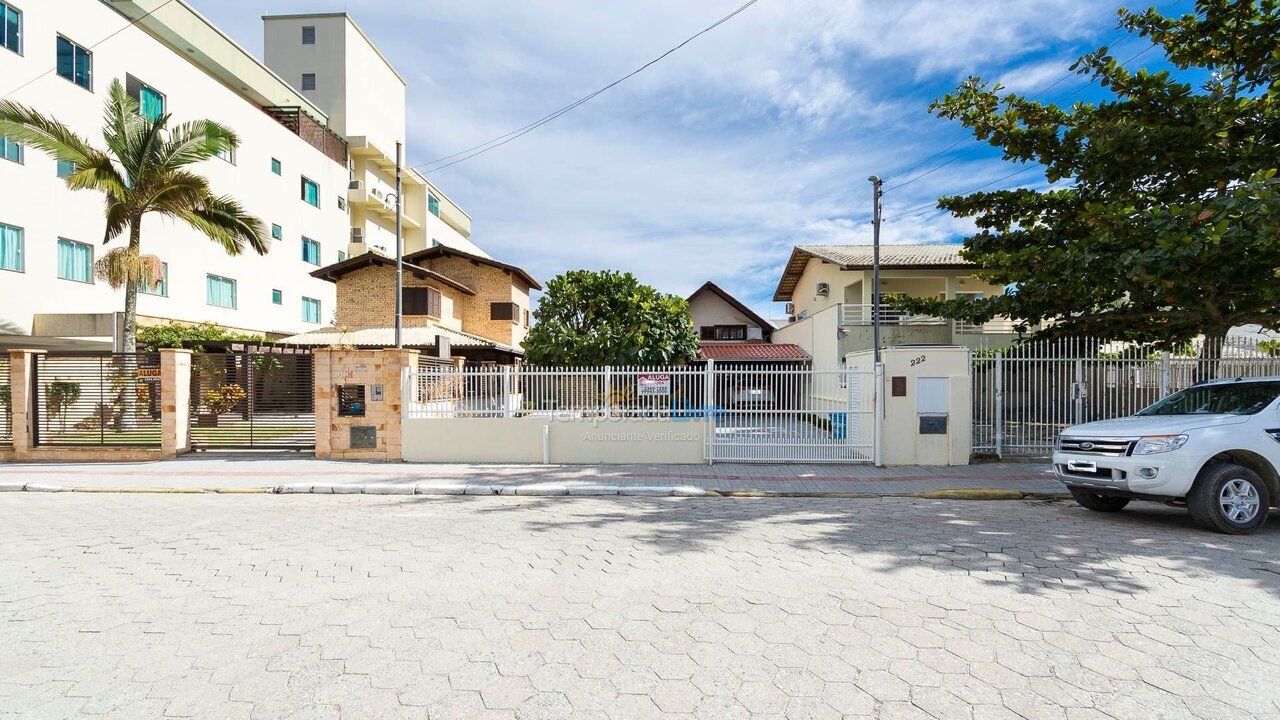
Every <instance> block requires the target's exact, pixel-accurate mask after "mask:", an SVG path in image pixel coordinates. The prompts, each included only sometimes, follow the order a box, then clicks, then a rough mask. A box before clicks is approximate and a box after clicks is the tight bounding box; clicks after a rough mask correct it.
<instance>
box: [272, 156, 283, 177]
mask: <svg viewBox="0 0 1280 720" xmlns="http://www.w3.org/2000/svg"><path fill="white" fill-rule="evenodd" d="M271 172H273V173H275V174H276V175H281V174H283V173H284V167H283V166H282V165H280V161H279V160H277V159H275V158H271Z"/></svg>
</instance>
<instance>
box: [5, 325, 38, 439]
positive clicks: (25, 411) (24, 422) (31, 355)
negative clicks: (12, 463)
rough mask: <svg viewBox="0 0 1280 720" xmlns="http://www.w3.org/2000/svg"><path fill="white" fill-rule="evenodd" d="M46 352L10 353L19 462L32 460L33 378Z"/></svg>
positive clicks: (14, 431)
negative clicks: (39, 359) (37, 359)
mask: <svg viewBox="0 0 1280 720" xmlns="http://www.w3.org/2000/svg"><path fill="white" fill-rule="evenodd" d="M43 354H44V350H10V351H9V387H10V390H9V392H10V393H11V395H10V397H11V402H12V405H13V410H12V412H13V454H14V456H15V457H16V458H17V459H18V460H26V459H29V458H30V453H31V448H32V445H33V442H34V441H33V435H32V430H33V428H32V426H31V422H32V416H31V409H32V405H33V404H34V402H35V398H33V397H32V394H31V390H32V388H31V376H32V373H34V372H35V367H34V366H35V362H36V357H37V356H39V355H43Z"/></svg>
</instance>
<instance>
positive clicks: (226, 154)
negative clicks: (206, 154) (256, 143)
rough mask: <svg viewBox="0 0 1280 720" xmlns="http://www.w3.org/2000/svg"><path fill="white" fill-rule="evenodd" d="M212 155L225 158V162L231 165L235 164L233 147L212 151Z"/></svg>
mask: <svg viewBox="0 0 1280 720" xmlns="http://www.w3.org/2000/svg"><path fill="white" fill-rule="evenodd" d="M214 156H215V157H218V158H220V159H222V160H225V161H227V162H229V163H231V164H232V165H235V164H236V149H235V148H226V149H225V150H219V151H218V152H216V153H214Z"/></svg>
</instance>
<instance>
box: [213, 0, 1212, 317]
mask: <svg viewBox="0 0 1280 720" xmlns="http://www.w3.org/2000/svg"><path fill="white" fill-rule="evenodd" d="M190 1H191V2H192V4H193V5H194V6H195V7H196V8H197V9H198V10H199V11H200V12H201V13H203V14H205V15H206V16H207V17H209V18H210V19H211V20H213V21H214V22H215V23H216V24H218V25H219V26H220V27H222V28H223V29H224V30H226V31H227V32H228V33H229V34H230V35H232V37H234V38H235V39H236V40H237V41H239V42H240V43H241V44H243V45H244V46H245V47H247V48H248V49H250V50H252V51H254V52H256V53H258V54H259V55H260V54H261V48H262V26H261V20H260V16H261V15H263V14H266V13H287V12H318V11H333V10H346V11H347V12H349V13H350V14H351V15H352V16H353V17H354V18H355V20H356V22H357V23H359V24H360V25H361V27H363V28H364V30H365V31H366V32H367V33H368V34H369V35H370V36H371V37H372V38H373V40H374V42H375V43H377V44H378V46H379V47H380V49H381V50H382V51H383V52H384V54H386V55H387V56H388V57H389V58H390V60H391V61H392V63H393V64H395V65H396V67H397V68H398V69H399V70H400V72H401V74H402V75H404V76H405V78H406V80H407V81H408V83H409V127H410V130H409V138H408V143H407V152H408V158H409V161H410V162H411V163H420V162H425V161H428V160H432V159H435V158H438V157H441V156H445V155H450V154H453V153H455V152H457V151H459V150H462V149H465V148H468V147H471V146H473V145H476V144H478V143H481V142H484V141H486V140H489V139H490V138H493V137H495V136H498V135H502V134H504V133H506V132H509V131H511V130H513V129H515V128H518V127H521V126H523V125H525V124H527V123H529V122H531V121H533V120H535V119H537V118H539V117H541V116H543V115H545V114H546V113H548V112H551V111H553V110H555V109H556V108H558V107H560V106H562V105H564V104H567V103H568V102H571V101H573V100H575V99H577V98H578V97H581V96H582V95H585V94H587V93H588V92H591V91H593V90H595V89H597V88H599V87H601V86H603V85H605V84H607V83H608V82H611V81H613V80H615V79H617V78H618V77H621V76H622V75H624V74H626V73H628V72H630V71H631V70H633V69H635V68H636V67H638V66H639V65H641V64H643V63H644V62H647V61H648V60H650V59H652V58H653V57H655V56H657V55H658V54H660V53H661V52H663V51H665V50H667V49H668V48H670V47H671V46H673V45H675V44H677V43H678V42H680V41H681V40H683V39H684V38H686V37H688V36H689V35H691V34H693V33H694V32H696V31H698V30H700V29H702V28H703V27H705V26H707V25H709V24H710V23H711V22H713V21H715V20H716V19H718V18H720V17H721V16H723V15H725V14H727V13H728V12H729V11H731V10H732V9H734V8H736V7H737V6H738V5H740V4H741V2H742V0H697V1H696V2H690V1H689V0H652V1H645V2H640V1H631V2H622V1H616V2H613V1H611V2H599V1H598V0H554V1H552V0H548V1H545V2H537V3H533V2H499V1H496V0H469V1H468V2H463V3H458V2H442V1H438V0H419V1H415V2H412V3H410V2H401V1H399V0H348V1H347V2H338V1H334V0H268V1H265V2H264V0H253V1H252V2H250V1H249V0H190ZM1181 4H1183V5H1186V6H1187V7H1189V6H1190V5H1191V3H1190V2H1185V3H1181ZM1116 5H1117V2H1116V0H1106V1H1095V0H1000V1H998V2H996V1H992V0H914V1H907V0H899V1H897V2H892V3H890V2H882V1H881V2H877V1H876V0H760V2H758V3H757V4H756V5H754V6H753V7H751V8H750V9H748V10H747V11H745V12H744V13H742V14H741V15H739V16H738V17H736V18H735V19H733V20H732V21H730V22H729V23H727V24H725V25H723V26H721V27H720V28H718V29H716V30H714V31H712V32H711V33H709V34H707V35H704V36H702V37H701V38H699V39H698V40H696V41H695V42H694V43H693V44H691V45H689V46H687V47H686V48H684V49H683V50H681V51H679V52H678V53H676V54H674V55H672V56H671V57H669V58H667V59H666V60H665V61H663V62H662V63H660V64H658V65H656V66H654V67H652V68H650V69H649V70H647V71H646V72H644V73H642V74H641V75H638V76H637V77H635V78H633V79H631V80H629V81H628V82H627V83H625V84H623V85H620V86H619V87H617V88H614V89H612V90H610V91H609V92H607V93H605V94H604V95H601V96H600V97H598V98H596V99H595V100H593V101H592V102H590V103H588V104H586V105H584V106H582V107H581V108H579V109H577V110H575V111H574V112H572V113H570V114H568V115H565V116H564V117H563V118H561V119H559V120H557V121H555V122H553V123H551V124H549V125H547V126H545V127H542V128H540V129H538V130H536V131H534V132H533V133H530V134H529V135H527V136H525V137H522V138H520V139H518V140H516V141H515V142H513V143H510V144H508V145H506V146H503V147H501V148H499V149H497V150H494V151H493V152H490V153H488V154H485V155H482V156H480V157H478V158H475V159H473V160H470V161H468V162H465V163H462V164H459V165H455V166H453V167H450V168H448V169H445V170H442V171H440V172H438V173H433V174H432V175H431V177H432V179H433V180H434V181H435V182H437V183H438V184H440V186H441V187H442V188H443V189H444V190H445V192H447V193H449V195H450V196H451V197H453V198H454V199H455V200H456V201H457V202H458V203H459V204H460V205H462V206H463V207H464V208H465V209H466V210H467V211H468V212H470V213H471V215H472V217H473V219H474V235H473V239H474V240H476V241H477V242H478V243H480V244H481V245H482V246H483V247H484V248H485V249H486V250H488V251H489V252H490V253H491V254H493V255H494V256H495V257H499V258H501V259H503V260H506V261H508V262H512V263H516V264H519V265H522V266H524V267H526V268H528V269H529V270H530V271H531V272H533V273H534V274H535V276H537V277H539V278H541V279H544V280H545V279H548V278H550V277H551V276H553V275H555V274H556V273H559V272H562V271H564V270H568V269H575V268H592V269H600V268H614V269H620V270H629V271H631V272H634V273H635V274H636V275H637V276H639V277H640V278H641V280H643V281H645V282H648V283H650V284H653V285H655V286H657V287H659V288H660V289H662V290H665V291H668V292H674V293H680V294H687V293H689V292H690V291H692V290H693V289H694V288H696V287H697V286H698V285H700V284H701V283H702V282H703V281H705V280H714V281H716V282H717V283H719V284H721V285H722V286H723V287H725V288H727V289H729V290H730V291H731V292H733V293H735V294H737V295H738V296H739V297H740V298H742V299H743V300H744V301H745V302H746V303H748V304H750V305H752V306H753V307H755V308H756V309H757V310H759V311H760V312H762V314H765V315H766V316H767V317H778V316H780V315H781V312H780V311H779V306H778V305H776V304H773V303H771V302H769V299H770V297H771V296H772V294H773V288H774V286H775V285H776V283H777V280H778V275H779V272H780V270H781V268H782V266H783V264H784V263H785V262H786V259H787V256H788V254H789V252H790V248H791V247H792V246H793V245H796V244H811V243H864V242H870V241H871V233H870V225H869V218H870V195H871V191H870V186H869V184H868V183H867V181H866V178H867V176H869V175H872V174H877V175H880V176H881V177H884V178H886V182H887V185H888V186H889V187H892V186H893V185H894V184H895V183H896V182H900V181H901V180H903V179H905V178H906V177H910V175H903V174H902V173H903V171H905V170H907V169H908V168H910V167H912V166H913V165H915V164H917V163H918V162H919V161H921V160H923V159H925V158H927V157H928V156H930V155H932V154H933V153H935V152H938V151H940V150H942V149H943V148H946V147H947V146H949V145H951V144H952V143H955V142H956V141H958V140H963V142H961V143H960V144H959V145H958V146H957V147H956V148H955V149H954V150H952V151H951V152H950V153H949V154H947V155H944V156H943V157H941V158H939V159H937V160H934V161H933V162H931V163H930V164H928V165H926V166H924V167H922V168H921V169H920V170H917V171H915V173H911V174H916V173H919V172H923V171H924V170H928V169H932V168H933V167H934V166H936V165H937V164H939V163H942V162H944V161H945V160H947V159H950V158H951V157H953V156H956V155H961V154H963V153H970V154H968V155H966V156H964V157H962V158H961V159H959V160H956V161H954V162H952V163H950V164H949V165H947V166H945V167H943V168H942V169H940V170H937V171H936V172H934V173H932V174H930V175H929V176H927V177H925V178H922V179H920V180H918V181H916V182H913V183H911V184H910V185H908V186H906V187H903V188H901V189H899V190H894V191H891V192H889V193H888V194H887V195H886V197H885V217H886V218H887V219H888V222H887V223H886V225H885V227H884V232H883V235H882V237H883V239H884V241H885V242H946V241H959V240H960V239H961V238H962V237H963V236H964V235H965V234H966V232H967V231H968V230H969V227H970V226H969V225H968V224H967V223H965V222H961V221H958V220H956V219H954V218H951V217H949V216H946V215H944V214H942V213H937V212H922V213H915V214H912V215H909V216H907V217H898V216H899V215H900V214H901V213H902V212H903V211H906V210H910V209H914V208H918V207H919V206H921V205H924V204H927V203H931V202H933V201H934V200H935V199H936V198H937V197H938V196H939V195H942V194H948V193H956V192H964V191H967V190H970V189H972V188H974V187H976V186H978V185H981V184H983V183H985V182H989V181H991V180H994V179H996V178H999V177H1001V176H1002V175H1005V174H1007V173H1009V172H1010V171H1011V170H1013V169H1016V168H1013V167H1011V166H1010V165H1008V164H1005V163H1003V162H1001V161H1000V158H999V154H998V153H997V152H996V151H993V150H991V149H990V148H981V149H979V150H977V151H976V152H970V151H972V150H973V149H974V145H975V143H974V141H973V140H972V139H971V138H970V136H969V135H968V134H967V133H966V132H965V130H964V129H963V128H962V127H960V126H959V125H958V124H956V123H952V122H948V121H944V120H940V119H937V118H935V117H932V116H931V115H929V114H928V113H927V111H926V109H927V107H928V105H929V103H930V101H931V100H932V99H934V98H936V97H939V96H941V95H942V94H944V93H946V92H947V91H948V90H950V89H952V88H954V87H955V85H956V84H957V83H959V82H960V81H962V80H963V79H964V78H965V77H967V76H969V75H971V74H977V75H980V76H982V77H983V78H984V79H991V80H1000V81H1001V82H1003V83H1004V84H1005V85H1006V86H1008V87H1010V88H1011V89H1016V90H1019V91H1022V92H1026V93H1029V94H1033V95H1034V94H1036V93H1038V92H1041V91H1043V90H1044V89H1045V88H1046V87H1048V86H1050V85H1051V84H1053V83H1055V82H1057V81H1059V80H1061V79H1062V78H1063V77H1064V76H1066V75H1067V67H1068V66H1069V65H1070V64H1071V62H1072V61H1073V60H1074V59H1075V58H1077V57H1078V56H1079V55H1081V54H1083V53H1084V52H1087V51H1089V50H1092V49H1093V48H1095V47H1096V46H1098V45H1100V44H1103V43H1106V42H1110V41H1113V40H1115V39H1116V38H1118V37H1122V36H1123V32H1122V31H1119V30H1117V29H1116V20H1115V8H1116ZM1169 6H1170V3H1169V2H1164V3H1161V7H1169ZM1135 7H1137V5H1135ZM1178 9H1179V10H1182V11H1186V9H1187V8H1186V7H1181V8H1178ZM1144 47H1146V42H1145V41H1142V40H1140V39H1137V38H1128V39H1126V40H1125V41H1124V42H1122V43H1119V44H1117V45H1116V46H1115V54H1116V55H1117V57H1119V58H1121V59H1123V58H1127V57H1129V56H1131V55H1133V54H1135V53H1137V52H1139V51H1140V50H1142V49H1143V48H1144ZM1158 59H1159V58H1158V53H1156V52H1151V53H1150V54H1148V55H1147V56H1145V57H1143V58H1142V61H1147V62H1156V61H1158ZM1135 66H1136V64H1135ZM1081 84H1082V81H1081V80H1080V79H1078V78H1074V77H1073V78H1071V79H1069V80H1066V81H1063V82H1061V83H1059V84H1057V85H1056V86H1054V87H1053V88H1052V89H1051V90H1049V91H1048V92H1047V94H1046V99H1049V100H1056V99H1058V98H1060V97H1062V96H1065V95H1068V94H1071V93H1076V92H1077V91H1080V92H1079V94H1077V95H1076V96H1075V97H1074V98H1073V101H1077V100H1080V99H1088V98H1091V97H1095V96H1096V92H1095V91H1093V90H1090V89H1084V90H1083V91H1082V89H1081ZM1042 180H1043V178H1042V176H1040V175H1039V174H1038V173H1036V172H1034V171H1032V172H1028V173H1025V174H1023V175H1020V176H1018V177H1017V178H1014V179H1011V180H1009V181H1007V182H1006V183H1004V185H1007V186H1015V185H1018V184H1028V185H1035V184H1036V183H1038V182H1041V181H1042ZM997 187H998V186H997Z"/></svg>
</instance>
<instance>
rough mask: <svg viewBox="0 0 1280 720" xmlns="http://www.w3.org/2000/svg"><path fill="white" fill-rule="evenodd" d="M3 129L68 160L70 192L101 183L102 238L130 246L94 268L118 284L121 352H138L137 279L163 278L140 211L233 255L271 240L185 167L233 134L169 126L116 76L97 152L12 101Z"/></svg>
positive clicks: (221, 148)
mask: <svg viewBox="0 0 1280 720" xmlns="http://www.w3.org/2000/svg"><path fill="white" fill-rule="evenodd" d="M0 136H3V137H8V138H9V139H11V140H13V141H15V142H19V143H22V144H25V145H30V146H31V147H34V148H37V149H39V150H42V151H44V152H45V153H46V154H47V155H49V156H51V157H53V158H56V159H57V160H61V161H63V162H69V163H72V164H73V165H74V170H73V171H72V172H71V174H70V175H68V176H67V178H66V183H67V187H69V188H71V189H72V190H97V191H99V192H101V193H104V194H105V195H106V199H107V204H106V221H107V227H106V233H105V234H104V236H103V240H102V242H103V244H104V245H105V244H107V243H110V242H111V241H112V240H115V239H116V238H118V237H120V236H121V235H122V234H124V233H125V232H127V233H128V236H129V243H128V245H127V246H126V247H123V248H116V249H113V250H111V251H109V252H107V253H106V254H104V255H103V256H102V258H101V259H99V260H98V262H97V264H96V267H95V272H96V274H97V275H98V277H100V278H101V279H103V280H105V281H106V282H107V283H108V284H109V285H110V286H111V287H113V288H117V289H118V288H121V287H123V288H124V348H123V349H124V352H127V353H132V352H136V351H137V345H138V318H137V310H138V285H139V283H147V284H148V285H154V284H155V283H156V282H158V281H159V280H160V278H161V275H160V273H161V263H160V259H159V258H158V257H156V256H154V255H143V254H142V218H143V216H144V215H146V214H148V213H159V214H160V215H164V216H167V217H171V218H176V219H178V220H181V221H183V222H185V223H186V224H187V225H190V226H191V227H193V228H195V229H196V230H197V231H199V232H201V233H203V234H204V235H205V236H207V237H208V238H209V239H210V240H212V241H214V242H216V243H218V244H219V245H221V246H222V247H223V248H224V249H225V250H226V251H227V254H228V255H239V254H240V253H242V252H244V247H245V245H246V244H247V245H249V246H250V247H252V248H253V249H254V250H256V251H257V252H258V254H259V255H262V254H265V253H266V252H267V250H268V249H269V245H270V243H271V240H270V238H269V236H268V235H267V232H266V227H265V225H264V224H263V222H262V221H261V220H259V219H258V218H256V217H253V216H252V215H250V214H249V213H248V212H246V211H245V209H244V208H243V207H242V206H241V205H240V203H239V202H238V201H237V200H236V199H235V198H232V197H230V196H227V195H215V194H214V193H213V190H211V189H210V187H209V182H208V180H206V179H205V178H203V177H201V176H200V175H198V174H196V173H195V172H193V171H192V170H190V169H189V168H188V166H190V165H195V164H196V163H199V162H203V161H205V160H208V159H209V158H212V157H215V156H217V155H219V154H222V153H227V152H231V151H233V150H234V149H235V148H236V146H237V145H239V139H238V138H237V137H236V135H235V133H233V132H232V131H231V130H230V129H228V128H227V127H225V126H223V125H219V124H218V123H215V122H213V121H212V120H196V121H194V122H187V123H182V124H180V125H176V126H175V127H173V128H170V127H169V115H167V114H164V113H160V114H159V115H157V116H156V117H152V118H147V117H144V116H143V115H142V114H141V113H140V112H139V106H138V101H137V100H134V99H133V98H131V97H129V94H128V93H126V92H125V89H124V87H123V86H122V85H121V84H120V81H119V80H115V81H113V82H112V83H111V89H110V91H109V98H108V99H107V104H106V112H105V115H104V124H103V128H102V138H103V141H104V142H105V143H106V146H107V150H106V151H103V150H99V149H98V148H95V147H93V146H92V145H90V144H89V142H88V141H87V140H85V139H84V138H82V137H80V136H79V135H76V134H75V133H74V132H72V131H71V130H70V129H68V128H67V126H66V125H63V124H62V123H61V122H59V121H58V120H56V119H54V118H51V117H48V116H45V115H42V114H41V113H39V112H37V111H36V110H33V109H32V108H29V107H27V106H25V105H21V104H19V103H16V102H13V101H11V100H5V101H0Z"/></svg>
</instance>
